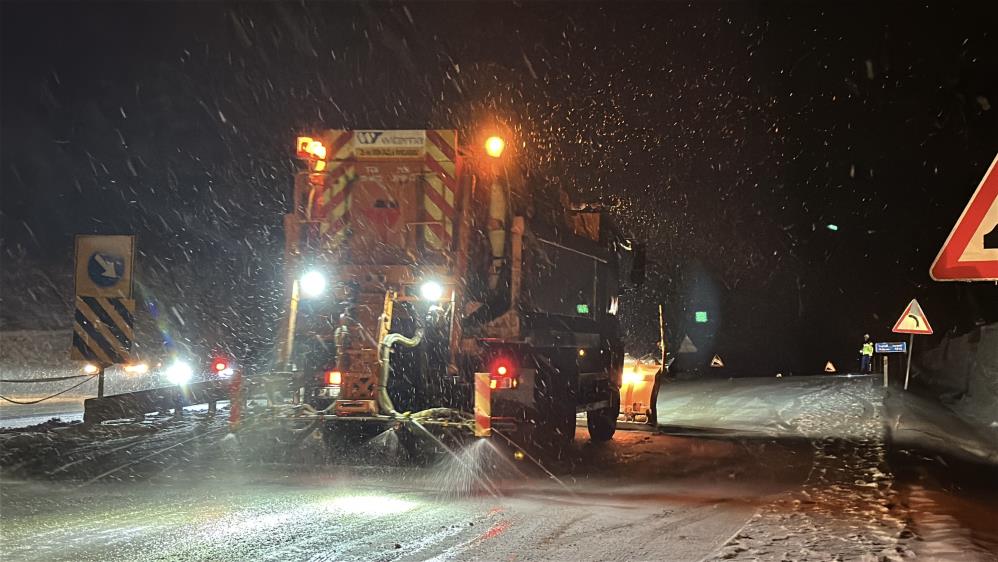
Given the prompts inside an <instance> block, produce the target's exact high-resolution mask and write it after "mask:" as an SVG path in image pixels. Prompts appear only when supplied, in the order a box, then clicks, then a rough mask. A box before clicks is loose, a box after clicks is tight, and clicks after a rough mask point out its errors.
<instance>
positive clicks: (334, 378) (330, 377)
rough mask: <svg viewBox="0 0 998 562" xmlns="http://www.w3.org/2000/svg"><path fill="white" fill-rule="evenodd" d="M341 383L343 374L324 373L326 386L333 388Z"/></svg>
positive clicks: (335, 372) (337, 372) (336, 372)
mask: <svg viewBox="0 0 998 562" xmlns="http://www.w3.org/2000/svg"><path fill="white" fill-rule="evenodd" d="M342 383H343V373H341V372H339V371H326V384H327V385H330V386H335V385H338V384H342Z"/></svg>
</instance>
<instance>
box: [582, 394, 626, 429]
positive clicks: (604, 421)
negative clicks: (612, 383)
mask: <svg viewBox="0 0 998 562" xmlns="http://www.w3.org/2000/svg"><path fill="white" fill-rule="evenodd" d="M619 413H620V391H618V390H611V391H610V405H609V406H607V407H606V408H600V409H598V410H589V411H588V412H587V413H586V422H587V425H588V426H589V438H590V439H592V440H593V441H596V442H603V441H609V440H611V439H613V434H614V433H616V432H617V415H618V414H619Z"/></svg>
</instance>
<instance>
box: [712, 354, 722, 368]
mask: <svg viewBox="0 0 998 562" xmlns="http://www.w3.org/2000/svg"><path fill="white" fill-rule="evenodd" d="M710 366H711V367H723V366H724V361H721V356H720V355H715V356H714V358H713V359H711V360H710Z"/></svg>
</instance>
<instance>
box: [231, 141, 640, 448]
mask: <svg viewBox="0 0 998 562" xmlns="http://www.w3.org/2000/svg"><path fill="white" fill-rule="evenodd" d="M297 155H298V158H299V159H300V161H301V164H302V170H301V171H300V172H299V173H298V174H297V176H296V178H295V183H294V197H293V209H292V212H291V213H290V214H288V215H286V216H285V223H284V225H285V233H286V255H285V273H286V277H287V280H286V282H287V287H288V289H289V290H288V295H287V301H286V302H287V306H286V315H285V318H284V320H283V322H282V326H281V330H280V342H279V345H278V350H277V354H276V357H277V360H276V365H275V367H276V368H275V370H274V372H272V373H268V374H265V375H264V374H261V375H260V376H259V377H256V380H254V377H253V376H252V375H250V376H249V377H248V378H247V380H246V383H247V384H246V387H247V388H248V389H255V390H253V392H254V393H255V394H257V395H259V394H260V393H261V392H262V393H263V394H266V396H267V398H268V403H270V404H271V405H272V406H273V405H282V406H281V407H283V408H285V410H284V411H285V412H286V413H287V416H286V417H290V418H291V419H294V420H295V421H296V422H298V423H299V424H301V423H314V424H315V427H316V428H317V429H321V431H322V433H323V436H324V438H325V440H326V441H327V442H332V443H340V444H342V443H344V442H349V441H350V440H351V439H356V438H358V437H366V438H369V437H370V436H371V435H377V434H379V433H382V432H384V431H386V430H387V429H391V428H395V429H396V430H400V431H410V432H413V433H415V432H417V431H423V432H427V433H431V432H434V431H436V433H437V434H439V433H453V432H458V433H463V434H465V435H471V434H472V433H473V434H474V435H475V436H478V437H485V436H489V435H492V434H499V435H502V436H503V437H505V438H506V439H509V440H510V441H512V442H514V443H517V444H524V445H540V446H546V445H555V444H564V443H567V442H569V441H571V440H572V439H573V438H574V436H575V425H576V424H575V422H576V416H577V414H578V413H581V412H585V413H586V415H587V418H588V426H589V432H590V435H591V436H592V439H593V440H597V441H604V440H608V439H610V438H612V436H613V434H614V432H615V430H616V424H617V417H618V413H619V411H620V388H621V376H622V368H623V361H624V350H623V345H622V343H621V339H620V335H619V333H618V321H617V314H618V292H619V287H620V284H621V277H622V272H624V271H625V270H626V273H627V276H628V279H629V280H630V281H631V282H635V283H639V282H640V280H641V279H640V278H641V277H642V276H643V272H644V256H643V253H644V250H643V246H641V245H639V244H636V243H634V242H633V241H632V240H631V239H630V238H629V237H628V236H626V235H625V234H624V233H622V232H620V231H619V230H618V229H617V228H616V227H615V226H614V225H613V223H612V222H611V221H610V219H609V217H608V216H607V214H606V213H605V212H603V210H602V209H600V208H599V206H593V205H575V206H573V205H571V204H570V203H569V201H568V198H567V196H566V195H565V194H564V193H563V192H562V191H561V190H559V189H558V188H557V187H552V186H549V185H546V184H545V182H544V181H542V180H540V179H538V178H532V177H530V176H529V175H528V174H526V173H524V171H523V169H524V167H523V166H522V165H521V163H520V162H518V155H517V154H516V150H515V148H514V147H513V146H512V144H511V143H510V144H507V136H506V135H504V134H502V133H500V132H498V131H487V132H485V133H483V134H480V135H478V136H477V137H475V138H473V139H472V141H471V142H469V143H467V144H465V145H462V144H460V143H459V139H458V133H457V131H454V130H353V131H347V130H328V131H324V132H317V133H315V134H312V135H311V136H303V137H299V138H298V142H297ZM413 426H418V429H417V428H415V427H413Z"/></svg>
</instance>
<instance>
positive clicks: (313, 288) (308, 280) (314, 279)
mask: <svg viewBox="0 0 998 562" xmlns="http://www.w3.org/2000/svg"><path fill="white" fill-rule="evenodd" d="M299 283H300V284H301V292H302V294H303V295H305V298H309V299H314V298H316V297H319V296H321V295H322V293H323V292H324V291H325V290H326V277H325V276H324V275H323V274H322V273H321V272H319V271H316V270H314V269H313V270H312V271H309V272H307V273H305V275H302V276H301V279H300V280H299Z"/></svg>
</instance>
